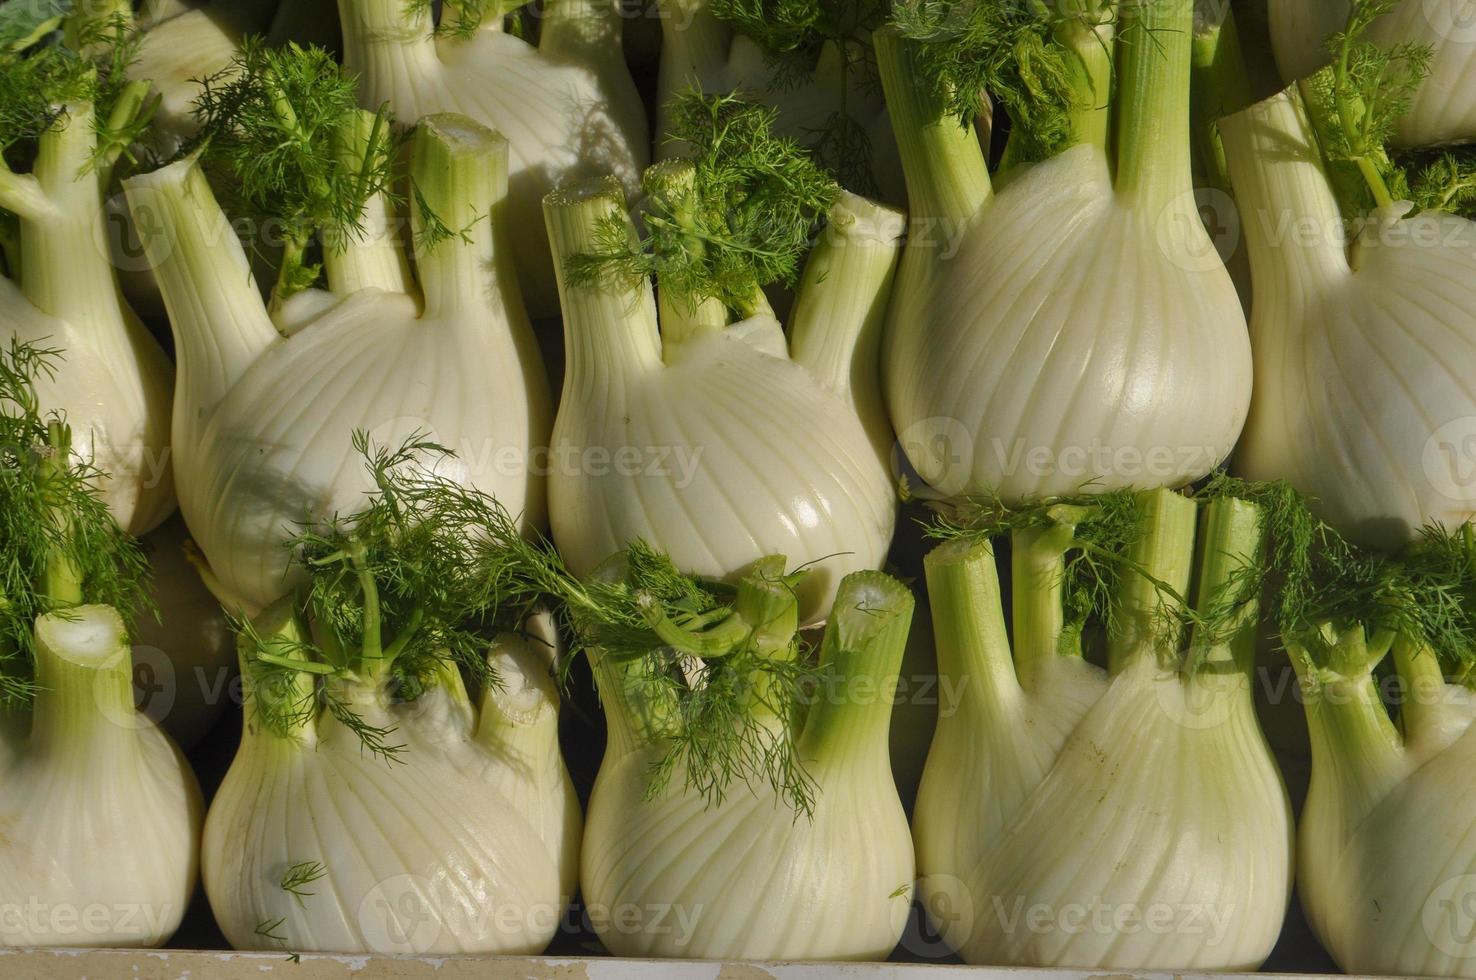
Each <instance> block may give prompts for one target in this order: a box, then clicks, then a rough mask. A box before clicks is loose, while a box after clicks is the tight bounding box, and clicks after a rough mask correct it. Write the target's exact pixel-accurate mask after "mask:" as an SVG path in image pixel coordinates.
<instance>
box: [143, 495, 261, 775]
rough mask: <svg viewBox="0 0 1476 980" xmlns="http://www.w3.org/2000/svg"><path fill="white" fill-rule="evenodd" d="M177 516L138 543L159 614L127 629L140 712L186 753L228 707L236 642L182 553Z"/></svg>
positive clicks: (184, 540)
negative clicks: (131, 638) (146, 561)
mask: <svg viewBox="0 0 1476 980" xmlns="http://www.w3.org/2000/svg"><path fill="white" fill-rule="evenodd" d="M190 547H191V545H190V544H189V531H188V529H187V528H186V527H185V524H184V519H183V518H181V517H180V516H179V515H178V514H176V515H175V516H173V517H171V518H170V519H169V520H168V521H166V522H165V523H164V524H163V525H162V526H161V527H159V528H158V529H157V530H155V531H154V532H153V533H151V534H150V535H149V536H148V537H146V538H144V540H143V548H144V553H145V554H147V555H148V559H149V567H150V571H151V574H150V576H149V594H150V598H151V599H152V600H153V603H154V605H155V607H156V608H157V610H158V616H157V617H156V616H148V615H145V616H140V617H138V620H137V622H135V623H134V626H133V684H134V689H135V693H136V694H137V697H138V707H139V710H140V711H142V712H143V713H144V714H146V715H148V716H149V717H150V718H152V719H154V720H155V721H156V722H158V723H159V725H160V726H161V727H162V728H163V729H164V730H165V731H167V732H168V733H169V734H170V736H171V737H172V738H173V739H174V740H175V741H176V742H178V743H179V745H180V746H182V747H183V748H186V749H188V748H190V747H191V746H193V745H195V744H196V743H197V742H199V741H200V739H201V737H202V736H204V735H205V733H206V732H208V731H209V730H210V728H211V726H212V725H214V723H215V721H216V719H217V718H219V717H220V714H221V711H222V710H223V709H224V708H225V707H226V705H227V704H231V703H234V702H233V698H234V695H235V688H234V686H233V684H232V680H233V678H234V677H235V673H236V666H235V665H236V644H235V640H234V639H233V638H232V636H231V627H230V622H229V620H228V619H227V618H226V615H225V611H224V610H223V609H221V606H220V603H219V602H218V601H216V598H215V596H213V595H212V594H211V593H210V590H209V589H208V588H207V587H206V585H205V583H204V582H203V581H201V578H200V574H199V572H198V571H197V570H196V568H195V565H194V563H193V562H192V561H191V560H190V557H189V554H188V551H187V549H188V548H190Z"/></svg>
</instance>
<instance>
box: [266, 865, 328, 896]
mask: <svg viewBox="0 0 1476 980" xmlns="http://www.w3.org/2000/svg"><path fill="white" fill-rule="evenodd" d="M327 875H328V868H327V867H326V866H325V865H324V864H323V862H321V861H302V862H299V863H297V864H294V865H292V866H291V867H290V868H288V869H287V870H286V871H284V872H282V880H281V881H280V882H278V884H280V885H281V886H282V890H283V891H284V892H287V893H288V894H289V895H291V896H292V897H293V898H295V899H297V904H298V905H299V906H300V907H302V908H306V907H307V902H306V901H305V899H309V898H312V897H313V895H314V894H316V893H315V892H310V891H308V890H307V886H308V885H311V884H312V883H313V882H315V881H318V880H320V879H322V878H325V877H327Z"/></svg>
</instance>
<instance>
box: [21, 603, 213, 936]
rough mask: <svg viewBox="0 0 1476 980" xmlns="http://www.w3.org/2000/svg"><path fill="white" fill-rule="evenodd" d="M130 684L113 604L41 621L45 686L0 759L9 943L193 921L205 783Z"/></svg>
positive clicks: (156, 930)
mask: <svg viewBox="0 0 1476 980" xmlns="http://www.w3.org/2000/svg"><path fill="white" fill-rule="evenodd" d="M131 680H132V676H131V671H130V659H129V648H128V636H127V633H126V631H125V630H124V627H123V622H122V620H121V619H120V618H119V616H118V613H117V612H116V611H114V610H113V609H111V608H109V607H107V606H79V607H75V608H72V609H70V610H68V611H67V612H65V613H62V614H54V615H49V616H44V617H42V618H41V619H40V620H38V621H37V623H36V682H37V684H38V685H39V686H40V688H41V689H40V690H39V691H38V692H37V694H36V695H35V699H34V701H33V703H32V706H31V712H30V729H29V732H28V734H26V735H25V737H24V738H22V739H19V740H18V741H17V742H16V743H14V747H13V757H12V758H10V759H8V760H6V759H4V758H3V757H0V827H3V828H4V831H5V832H4V834H3V835H0V905H3V906H4V907H5V908H6V909H7V910H9V911H8V913H7V915H6V916H5V920H4V922H3V923H0V946H100V947H106V946H145V947H147V946H162V945H163V944H164V943H165V942H167V941H168V940H169V937H170V936H172V935H173V934H174V931H175V929H176V928H178V927H179V923H180V920H181V919H182V918H183V917H184V913H185V908H186V907H187V906H188V905H189V902H190V898H191V896H192V895H193V894H194V890H195V877H196V864H197V857H198V853H199V848H198V839H199V831H200V816H201V804H200V789H199V787H198V785H196V783H195V775H194V773H192V772H191V771H190V768H189V765H188V764H187V763H186V762H185V760H184V757H183V756H182V755H180V753H179V750H178V749H177V748H176V747H175V745H174V743H173V742H171V741H170V740H169V738H168V736H166V735H165V734H164V733H163V732H162V731H161V730H160V729H158V728H156V727H155V725H154V723H153V722H151V721H149V720H148V719H147V718H145V717H144V716H143V715H140V714H138V713H137V712H136V711H135V710H134V706H133V685H132V683H131Z"/></svg>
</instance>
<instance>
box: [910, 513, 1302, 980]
mask: <svg viewBox="0 0 1476 980" xmlns="http://www.w3.org/2000/svg"><path fill="white" fill-rule="evenodd" d="M985 504H986V506H982V507H980V506H977V504H975V505H972V506H969V507H966V508H960V510H961V511H962V512H963V513H962V514H961V515H959V516H956V517H955V519H954V520H953V521H952V522H951V523H947V524H944V525H942V526H941V527H940V531H941V533H944V534H945V536H946V537H949V538H951V539H952V540H949V541H947V542H946V543H944V544H941V545H939V546H938V547H937V548H936V549H935V550H934V551H933V552H931V553H930V554H929V555H928V556H927V558H926V560H925V568H926V573H927V586H928V595H929V601H930V603H931V605H932V611H933V628H934V632H935V634H936V637H937V650H938V670H939V675H940V679H946V680H947V681H948V682H949V683H950V684H951V685H952V686H953V688H954V689H955V690H957V691H959V692H960V693H959V694H958V695H957V699H956V704H954V705H952V706H951V707H952V708H953V710H951V711H948V712H940V716H939V719H938V726H937V730H936V733H935V735H934V738H933V745H932V748H931V750H930V751H929V753H928V760H927V764H926V767H925V768H924V770H923V778H922V785H921V787H920V788H919V790H918V799H917V807H916V814H915V817H914V820H913V834H914V837H915V839H916V842H917V859H918V874H919V884H918V890H919V897H920V899H921V900H922V903H923V906H924V908H925V909H926V910H927V911H928V913H929V915H930V917H931V918H932V920H933V921H934V923H935V925H936V927H937V928H938V929H939V931H940V933H941V935H942V936H943V938H944V940H945V942H947V943H948V945H949V946H951V947H953V948H954V949H957V950H958V951H959V953H960V954H961V955H962V956H963V958H964V959H965V960H966V961H967V962H970V963H992V964H1018V965H1029V966H1052V967H1075V968H1078V969H1092V970H1101V969H1118V968H1125V969H1165V970H1217V969H1223V970H1244V969H1256V968H1257V967H1258V966H1259V965H1260V964H1261V963H1262V962H1263V961H1264V960H1265V959H1266V957H1267V955H1268V954H1269V953H1270V952H1271V948H1272V946H1273V944H1274V943H1275V942H1276V939H1277V936H1278V935H1279V934H1280V931H1281V923H1282V918H1283V916H1284V914H1285V912H1286V907H1287V901H1288V898H1289V894H1290V889H1291V880H1290V879H1291V870H1292V852H1291V837H1292V815H1291V810H1290V807H1289V805H1288V801H1287V794H1286V789H1285V787H1284V786H1283V784H1282V780H1281V775H1280V772H1279V771H1278V770H1277V767H1276V764H1275V762H1274V760H1273V759H1272V756H1271V752H1270V749H1269V748H1268V746H1267V745H1266V742H1265V739H1264V737H1263V736H1262V734H1261V730H1260V728H1259V726H1258V724H1257V721H1256V714H1255V707H1254V704H1253V702H1252V691H1251V676H1252V669H1253V666H1254V659H1255V632H1256V624H1257V622H1258V619H1257V598H1258V593H1259V591H1260V587H1261V583H1262V581H1263V580H1264V578H1265V574H1264V568H1265V565H1266V562H1267V557H1266V553H1265V547H1266V545H1265V542H1264V539H1265V537H1267V536H1268V535H1267V531H1266V528H1265V527H1264V526H1263V525H1264V523H1265V522H1264V519H1263V514H1262V511H1261V510H1260V509H1259V508H1258V507H1257V506H1256V504H1255V503H1253V502H1251V501H1249V500H1247V499H1243V498H1239V497H1236V496H1233V495H1231V494H1228V493H1227V494H1214V495H1211V496H1210V497H1208V498H1207V499H1203V500H1202V499H1199V498H1194V497H1187V496H1183V495H1181V494H1179V493H1176V492H1173V491H1169V490H1162V489H1161V490H1154V491H1144V492H1139V493H1137V494H1133V493H1130V492H1128V491H1119V492H1116V493H1111V494H1105V495H1099V496H1096V497H1080V498H1075V499H1058V500H1053V501H1047V502H1044V503H1041V504H1037V505H1034V506H1032V507H1029V508H1025V509H1021V510H1009V509H1007V508H1003V507H1001V506H1000V504H999V500H998V498H992V499H991V500H989V501H986V502H985ZM1003 533H1008V535H1009V537H1010V544H1011V557H1010V562H1011V587H1012V598H1013V617H1012V621H1011V622H1010V624H1009V630H1008V632H1007V629H1006V622H1005V616H1004V611H1003V608H1002V606H1001V600H1000V587H999V577H998V572H997V571H996V568H995V556H994V551H993V548H992V545H991V540H990V539H991V538H992V537H993V536H995V535H997V534H1003ZM1191 583H1192V584H1193V587H1194V593H1193V596H1194V598H1193V603H1192V606H1191V604H1190V603H1189V601H1188V598H1187V597H1188V596H1189V595H1190V586H1191ZM1094 621H1095V622H1096V623H1097V624H1098V625H1105V630H1103V631H1100V632H1101V633H1104V634H1105V643H1103V644H1102V646H1103V647H1104V648H1105V650H1104V652H1105V660H1106V669H1103V667H1101V666H1098V665H1097V664H1096V663H1094V662H1091V661H1090V660H1088V659H1087V658H1086V657H1085V656H1084V653H1085V652H1086V646H1087V643H1086V639H1088V638H1093V637H1096V636H1098V631H1091V632H1088V628H1089V627H1090V626H1092V625H1093V623H1094ZM1185 624H1189V625H1188V628H1187V629H1185V628H1184V627H1185ZM1094 649H1095V648H1094Z"/></svg>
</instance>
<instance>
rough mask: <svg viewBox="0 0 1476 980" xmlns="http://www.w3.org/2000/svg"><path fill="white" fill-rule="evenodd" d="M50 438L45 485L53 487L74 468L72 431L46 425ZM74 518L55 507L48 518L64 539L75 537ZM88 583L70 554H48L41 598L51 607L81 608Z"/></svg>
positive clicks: (48, 440)
mask: <svg viewBox="0 0 1476 980" xmlns="http://www.w3.org/2000/svg"><path fill="white" fill-rule="evenodd" d="M46 436H47V448H48V449H49V452H48V454H47V456H46V458H45V459H44V460H42V463H41V467H42V472H43V474H44V478H43V485H45V484H50V483H51V482H52V481H53V480H62V479H65V478H66V475H67V473H68V471H69V470H70V469H71V466H72V432H71V430H70V429H69V428H67V426H66V425H65V424H64V423H61V422H50V423H48V424H47V426H46ZM72 516H73V515H71V514H68V513H66V512H65V511H62V510H59V509H56V508H54V507H53V508H52V509H51V510H50V511H49V513H48V515H47V519H48V520H49V521H50V522H51V523H52V524H53V525H54V526H55V529H56V530H57V531H58V532H60V534H61V536H62V537H63V539H64V540H69V539H70V538H71V534H70V526H71V523H72ZM84 584H85V583H83V581H82V570H81V569H80V568H79V567H78V566H77V562H76V561H75V560H74V559H73V557H72V556H71V555H70V554H67V553H66V552H65V551H52V552H51V553H50V554H49V555H47V557H46V571H45V573H44V574H43V581H42V583H41V595H42V597H43V598H44V599H45V600H46V606H47V608H49V609H65V608H68V607H72V606H79V605H81V604H82V602H83V601H84V597H83V592H82V588H83V585H84Z"/></svg>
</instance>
